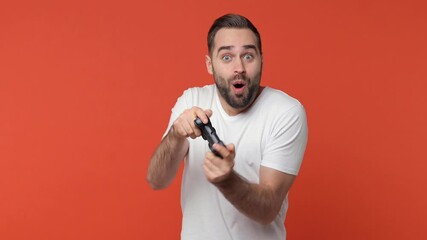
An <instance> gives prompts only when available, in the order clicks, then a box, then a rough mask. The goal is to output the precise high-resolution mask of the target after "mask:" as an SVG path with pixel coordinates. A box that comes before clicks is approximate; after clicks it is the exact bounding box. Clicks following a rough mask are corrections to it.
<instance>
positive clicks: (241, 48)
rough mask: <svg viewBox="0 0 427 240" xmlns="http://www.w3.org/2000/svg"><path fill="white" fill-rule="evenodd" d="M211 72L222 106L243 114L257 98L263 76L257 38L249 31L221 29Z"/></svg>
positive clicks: (208, 58)
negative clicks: (224, 105)
mask: <svg viewBox="0 0 427 240" xmlns="http://www.w3.org/2000/svg"><path fill="white" fill-rule="evenodd" d="M206 66H207V68H208V72H209V73H210V74H212V75H213V76H214V80H215V84H216V86H217V88H218V90H219V93H220V99H221V102H222V104H226V105H227V106H226V107H228V108H231V110H238V111H243V110H244V109H246V108H247V107H248V106H249V105H250V104H251V103H252V102H253V101H254V100H255V98H256V96H257V93H258V89H259V85H260V80H261V72H262V56H261V54H260V51H259V49H258V47H257V41H256V37H255V34H254V33H253V32H252V31H251V30H249V29H233V28H223V29H220V30H219V31H218V32H217V34H216V36H215V39H214V47H213V49H212V52H211V53H210V56H206Z"/></svg>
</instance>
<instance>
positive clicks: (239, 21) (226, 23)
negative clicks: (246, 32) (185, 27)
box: [208, 14, 262, 54]
mask: <svg viewBox="0 0 427 240" xmlns="http://www.w3.org/2000/svg"><path fill="white" fill-rule="evenodd" d="M221 28H239V29H241V28H248V29H250V30H251V31H252V32H253V33H254V34H255V37H256V39H257V44H258V49H259V52H260V54H262V48H261V35H260V34H259V32H258V30H257V29H256V27H255V26H254V25H253V24H252V22H251V21H249V19H247V18H246V17H244V16H241V15H238V14H226V15H224V16H222V17H220V18H218V19H216V20H215V22H214V23H213V24H212V26H211V28H210V29H209V32H208V50H209V53H211V51H212V50H213V48H214V38H215V35H216V33H217V32H218V31H219V30H220V29H221Z"/></svg>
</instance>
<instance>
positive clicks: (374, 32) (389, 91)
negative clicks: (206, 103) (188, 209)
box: [0, 0, 427, 240]
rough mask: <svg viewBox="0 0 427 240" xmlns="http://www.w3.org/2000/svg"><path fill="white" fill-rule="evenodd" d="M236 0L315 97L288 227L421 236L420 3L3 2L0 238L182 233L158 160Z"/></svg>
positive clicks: (291, 75)
mask: <svg viewBox="0 0 427 240" xmlns="http://www.w3.org/2000/svg"><path fill="white" fill-rule="evenodd" d="M228 12H235V13H241V14H243V15H246V16H247V17H249V18H250V19H251V20H252V21H253V22H254V24H255V25H256V26H257V27H258V29H259V30H260V32H261V35H262V37H263V48H264V75H263V84H264V85H268V86H272V87H275V88H279V89H282V90H284V91H286V92H288V93H289V94H290V95H292V96H294V97H296V98H298V99H299V100H301V102H302V103H303V104H304V105H305V107H306V110H307V114H308V121H309V129H310V134H309V143H308V148H307V151H306V157H305V160H304V162H303V165H302V170H301V173H300V176H299V177H298V178H297V181H296V183H295V185H294V187H293V189H292V190H291V194H290V209H289V213H288V217H287V220H286V225H287V230H288V239H307V240H308V239H328V240H331V239H388V240H390V239H411V240H413V239H427V233H426V217H427V206H426V203H427V193H426V190H425V189H426V187H425V185H426V183H427V174H426V173H427V171H426V170H427V164H426V162H427V156H426V153H425V152H426V147H425V144H426V142H427V141H426V140H427V139H426V136H427V127H426V122H427V107H426V106H425V104H426V103H427V97H426V95H427V94H426V93H425V92H426V90H427V84H426V80H427V70H426V69H427V67H426V66H427V57H426V56H427V44H426V43H427V17H426V16H427V4H426V3H425V1H422V0H420V1H415V0H409V1H403V0H402V1H395V0H393V1H390V0H382V1H380V0H374V1H371V0H359V1H356V0H350V1H342V0H326V1H316V0H300V1H276V2H274V3H271V2H269V1H266V2H260V1H247V0H246V1H244V0H242V1H240V0H235V1H232V0H228V1H226V0H221V1H197V0H185V1H166V0H157V1H136V0H134V1H130V0H122V1H101V0H91V1H83V0H81V1H72V0H67V1H53V0H51V1H43V0H38V1H2V2H1V3H0V239H5V240H6V239H7V240H14V239H32V240H35V239H43V240H48V239H79V240H81V239H178V238H179V233H180V224H181V213H180V206H179V187H180V180H179V179H176V181H174V182H173V185H172V186H171V187H170V188H168V189H167V190H164V191H160V192H155V191H152V190H150V188H149V186H148V184H147V183H146V181H145V175H146V169H147V166H148V161H149V158H150V156H151V154H152V152H153V150H154V148H155V147H156V146H157V144H158V143H159V141H160V138H161V135H162V134H163V132H164V131H165V128H166V125H167V122H168V120H169V114H170V109H171V108H172V106H173V104H174V103H175V100H176V98H177V97H178V96H179V95H181V93H182V92H183V90H185V89H186V88H188V87H192V86H202V85H205V84H210V83H212V77H211V76H210V75H208V74H207V73H206V70H205V66H204V54H205V53H206V48H207V47H206V34H207V30H208V28H209V27H210V25H211V23H212V21H213V20H214V19H215V18H217V17H219V16H220V15H222V14H225V13H228Z"/></svg>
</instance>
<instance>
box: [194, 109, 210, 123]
mask: <svg viewBox="0 0 427 240" xmlns="http://www.w3.org/2000/svg"><path fill="white" fill-rule="evenodd" d="M194 111H195V114H196V117H198V118H200V120H202V122H203V123H205V124H206V123H208V122H209V116H211V115H212V113H209V112H208V113H209V114H210V115H208V113H206V112H205V111H204V110H202V109H201V108H195V109H194ZM193 120H194V119H193Z"/></svg>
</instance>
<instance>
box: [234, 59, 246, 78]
mask: <svg viewBox="0 0 427 240" xmlns="http://www.w3.org/2000/svg"><path fill="white" fill-rule="evenodd" d="M243 73H245V64H244V63H243V60H242V59H241V58H237V59H236V61H235V63H234V74H243Z"/></svg>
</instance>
